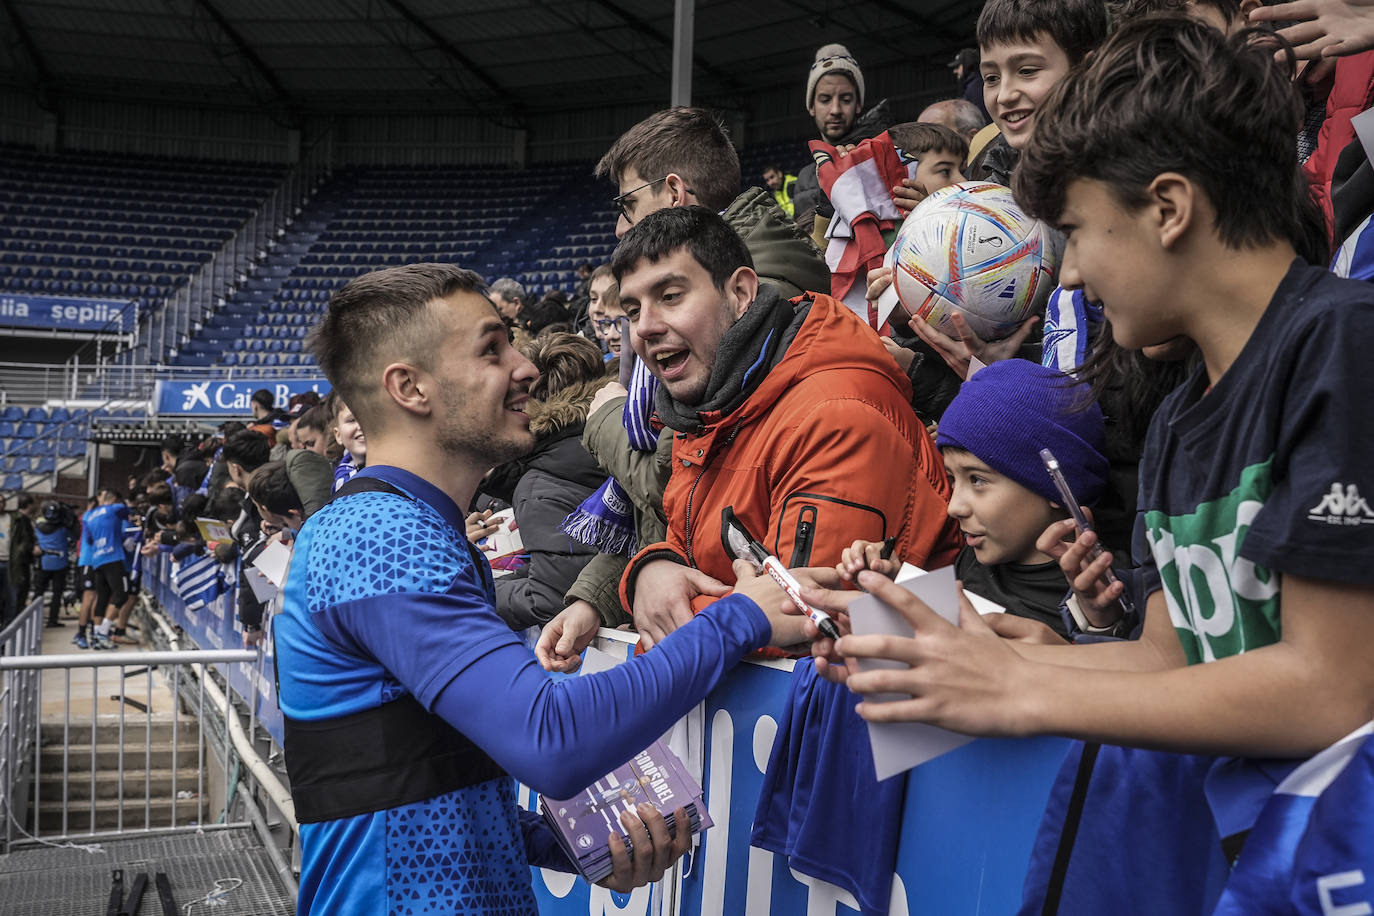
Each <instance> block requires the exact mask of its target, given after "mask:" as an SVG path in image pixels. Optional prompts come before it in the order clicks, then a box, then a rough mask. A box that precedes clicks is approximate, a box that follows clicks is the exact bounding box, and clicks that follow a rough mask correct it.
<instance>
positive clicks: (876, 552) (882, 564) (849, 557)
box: [835, 541, 902, 582]
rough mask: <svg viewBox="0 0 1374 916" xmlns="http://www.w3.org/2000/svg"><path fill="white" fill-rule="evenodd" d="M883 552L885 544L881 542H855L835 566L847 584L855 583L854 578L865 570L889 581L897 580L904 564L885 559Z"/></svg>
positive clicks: (845, 550) (846, 549) (847, 548)
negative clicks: (869, 570)
mask: <svg viewBox="0 0 1374 916" xmlns="http://www.w3.org/2000/svg"><path fill="white" fill-rule="evenodd" d="M882 552H883V544H882V543H881V542H879V541H855V542H854V543H853V544H850V545H849V546H848V547H846V548H845V549H844V553H842V554H840V562H838V563H836V564H835V569H836V571H837V572H839V574H840V578H841V579H843V580H844V581H845V582H853V581H854V577H855V576H857V575H858V574H859V573H860V571H862V570H865V569H871V570H873V571H874V572H875V573H880V574H881V575H884V576H887V577H888V578H889V579H895V578H897V570H899V569H901V568H902V564H901V563H900V562H899V561H897V560H893V559H890V558H889V559H886V560H885V559H883V557H882Z"/></svg>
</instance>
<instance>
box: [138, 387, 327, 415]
mask: <svg viewBox="0 0 1374 916" xmlns="http://www.w3.org/2000/svg"><path fill="white" fill-rule="evenodd" d="M259 388H266V389H267V390H268V391H270V392H272V396H273V397H274V398H275V399H276V402H277V406H278V407H285V406H286V402H287V401H288V400H289V399H290V398H291V395H293V394H300V393H301V392H302V391H317V392H319V393H320V394H321V395H325V394H328V393H329V382H328V381H326V380H325V379H322V378H286V379H284V378H250V379H233V380H229V379H202V380H198V381H197V380H192V379H185V380H177V379H163V380H159V381H158V383H157V384H156V386H154V389H153V404H154V405H155V411H156V412H157V413H158V414H159V415H161V416H166V415H169V414H171V415H175V416H202V417H226V416H245V417H246V416H248V415H249V414H251V413H252V412H253V411H252V406H251V402H252V398H253V392H255V391H257V390H258V389H259Z"/></svg>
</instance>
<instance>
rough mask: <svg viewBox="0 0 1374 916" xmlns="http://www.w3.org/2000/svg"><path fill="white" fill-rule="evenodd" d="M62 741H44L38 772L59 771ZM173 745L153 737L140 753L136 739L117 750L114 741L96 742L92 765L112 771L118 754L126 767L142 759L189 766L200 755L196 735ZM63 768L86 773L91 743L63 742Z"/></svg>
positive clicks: (153, 763)
mask: <svg viewBox="0 0 1374 916" xmlns="http://www.w3.org/2000/svg"><path fill="white" fill-rule="evenodd" d="M62 750H63V748H62V745H61V744H60V743H57V744H49V745H44V747H43V750H42V752H41V753H40V754H39V766H41V767H42V772H43V773H44V774H47V773H61V772H62V761H63V754H62ZM173 750H174V749H173V746H172V742H171V741H170V740H167V741H154V742H153V743H152V745H150V746H149V747H148V748H147V753H146V754H145V753H144V744H143V742H142V741H141V740H140V741H139V742H138V743H137V745H134V744H128V745H125V747H124V748H123V749H122V750H121V748H120V747H119V745H118V744H116V743H113V742H106V743H104V744H100V745H98V746H97V747H96V749H95V769H96V773H97V774H99V773H108V772H116V771H118V769H119V761H120V758H121V757H123V759H124V768H125V769H126V770H128V769H130V768H132V767H135V766H137V767H142V766H143V765H144V763H145V762H147V763H148V764H149V765H151V766H152V767H154V768H168V767H171V766H172V765H173V763H175V764H176V766H177V767H178V768H184V767H188V766H189V767H191V768H192V769H193V771H194V768H195V767H196V765H197V761H198V760H200V757H199V756H198V755H197V753H196V736H195V735H194V734H191V735H189V736H187V735H182V736H181V737H180V739H179V741H178V743H177V747H176V748H175V750H176V753H173ZM206 759H209V751H208V750H207V751H206ZM66 761H67V772H68V773H69V774H71V776H72V777H76V776H78V775H83V774H84V775H86V776H89V775H90V772H91V745H90V743H89V742H85V743H82V742H73V743H71V744H69V745H67V755H66Z"/></svg>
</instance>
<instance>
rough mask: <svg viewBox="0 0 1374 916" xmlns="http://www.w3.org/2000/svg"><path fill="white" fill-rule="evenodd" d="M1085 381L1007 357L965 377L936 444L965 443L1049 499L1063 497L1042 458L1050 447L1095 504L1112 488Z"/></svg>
mask: <svg viewBox="0 0 1374 916" xmlns="http://www.w3.org/2000/svg"><path fill="white" fill-rule="evenodd" d="M1087 398H1088V388H1087V386H1086V385H1084V384H1083V383H1082V382H1079V381H1077V380H1076V379H1074V378H1073V377H1071V376H1068V375H1065V374H1064V373H1062V372H1058V371H1056V370H1054V369H1047V368H1046V367H1044V366H1041V365H1040V364H1038V363H1032V362H1029V361H1027V360H1024V359H1008V360H1003V361H1001V362H996V363H993V364H992V365H990V366H988V367H987V368H985V369H980V370H978V372H977V373H975V374H974V376H973V378H971V379H969V380H968V381H966V382H964V384H963V385H962V386H960V388H959V393H958V394H957V395H955V397H954V400H953V401H952V402H951V403H950V405H949V407H948V409H946V410H945V415H944V416H943V417H941V418H940V426H939V431H938V432H937V434H936V436H935V444H936V445H938V446H939V447H940V448H945V447H953V448H961V449H963V450H964V451H967V452H970V453H971V454H973V455H974V456H976V457H977V458H978V459H979V460H980V461H982V462H983V463H984V464H986V465H987V466H988V467H990V468H992V469H993V470H994V471H996V472H997V473H999V474H1002V475H1004V476H1006V477H1008V478H1010V479H1012V480H1014V481H1016V482H1017V483H1019V484H1020V485H1021V486H1023V487H1025V488H1026V489H1027V490H1030V491H1031V492H1033V493H1036V494H1038V495H1040V496H1043V497H1045V498H1046V499H1048V500H1049V501H1050V502H1053V503H1056V504H1058V503H1062V502H1063V501H1064V500H1063V498H1062V497H1061V496H1060V495H1059V491H1058V490H1056V489H1055V487H1054V482H1053V481H1052V480H1050V475H1049V474H1048V473H1047V472H1046V471H1045V464H1044V462H1042V461H1041V460H1040V450H1041V449H1042V448H1047V449H1049V450H1050V451H1052V452H1054V457H1055V458H1057V459H1059V469H1060V470H1061V471H1063V473H1064V479H1065V480H1067V481H1068V482H1069V486H1070V487H1071V488H1072V489H1073V493H1074V495H1075V496H1077V497H1078V500H1079V502H1080V503H1082V504H1083V505H1085V506H1091V505H1093V504H1094V503H1096V502H1097V500H1098V498H1099V497H1100V496H1101V495H1102V492H1103V491H1104V490H1105V489H1106V487H1107V468H1108V465H1107V458H1106V456H1104V455H1103V454H1102V452H1103V450H1104V448H1105V445H1106V434H1105V432H1104V429H1103V425H1104V424H1103V419H1102V411H1101V410H1100V409H1099V408H1098V406H1097V404H1096V402H1091V403H1088V405H1087V407H1086V408H1085V407H1083V406H1082V405H1083V402H1084V401H1086V400H1087Z"/></svg>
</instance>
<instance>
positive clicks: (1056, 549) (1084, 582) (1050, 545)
mask: <svg viewBox="0 0 1374 916" xmlns="http://www.w3.org/2000/svg"><path fill="white" fill-rule="evenodd" d="M1083 512H1084V513H1085V514H1088V509H1087V507H1086V506H1085V507H1084V508H1083ZM1088 519H1089V520H1090V521H1091V519H1092V516H1091V514H1088ZM1073 534H1074V524H1073V519H1071V518H1069V519H1064V520H1063V521H1059V522H1055V523H1054V524H1053V525H1050V526H1049V527H1048V528H1046V529H1045V532H1044V534H1042V535H1040V537H1039V538H1038V539H1037V540H1036V542H1035V546H1036V549H1038V550H1039V551H1041V552H1042V553H1045V554H1048V555H1049V556H1051V557H1054V558H1056V559H1057V560H1058V561H1059V568H1060V569H1061V570H1063V571H1064V578H1065V579H1067V580H1068V581H1069V586H1070V587H1071V588H1073V591H1074V594H1075V595H1076V596H1077V597H1078V606H1079V608H1080V609H1081V610H1082V611H1083V614H1084V616H1086V617H1087V618H1088V621H1089V622H1090V623H1092V625H1093V626H1101V627H1106V626H1111V625H1112V624H1113V623H1116V621H1117V619H1118V618H1119V617H1120V616H1121V605H1120V601H1121V596H1122V594H1124V593H1125V591H1126V586H1125V585H1124V584H1123V583H1122V582H1121V581H1120V580H1119V579H1118V580H1117V581H1116V582H1113V583H1111V584H1110V585H1109V584H1107V581H1106V579H1105V576H1106V573H1107V570H1108V569H1110V568H1111V565H1112V553H1111V551H1110V550H1104V551H1103V552H1102V556H1100V557H1098V558H1097V559H1095V560H1094V559H1092V549H1093V545H1094V544H1096V543H1097V540H1098V539H1097V532H1096V531H1085V532H1084V533H1083V534H1080V535H1079V536H1078V537H1077V538H1075V539H1074V540H1072V541H1070V540H1068V538H1070V537H1072V536H1073Z"/></svg>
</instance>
